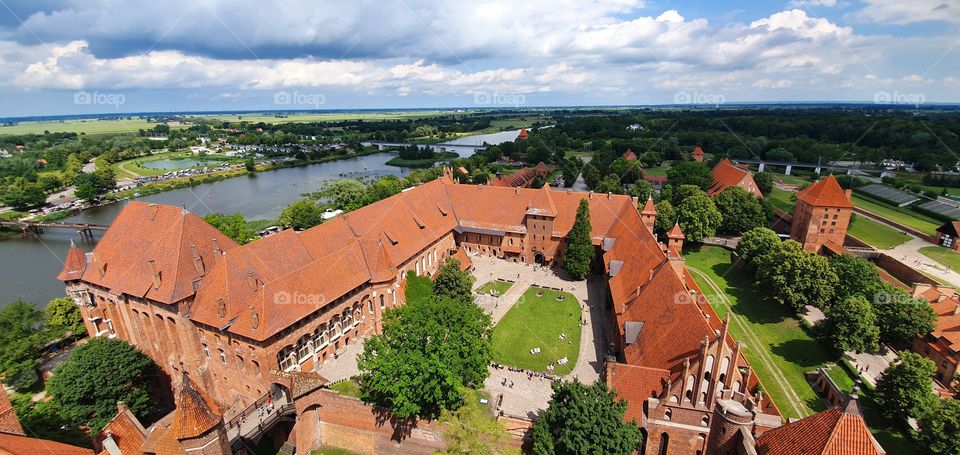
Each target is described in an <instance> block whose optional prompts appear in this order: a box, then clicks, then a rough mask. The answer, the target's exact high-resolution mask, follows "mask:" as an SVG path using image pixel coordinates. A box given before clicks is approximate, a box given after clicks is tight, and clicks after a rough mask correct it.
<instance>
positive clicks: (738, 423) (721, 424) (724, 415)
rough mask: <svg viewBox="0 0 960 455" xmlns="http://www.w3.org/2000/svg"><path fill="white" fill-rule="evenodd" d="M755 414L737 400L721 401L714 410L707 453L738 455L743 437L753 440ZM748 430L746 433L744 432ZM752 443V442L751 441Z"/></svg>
mask: <svg viewBox="0 0 960 455" xmlns="http://www.w3.org/2000/svg"><path fill="white" fill-rule="evenodd" d="M752 429H753V412H751V411H750V410H749V409H747V408H746V406H744V405H742V404H740V403H739V402H737V401H735V400H729V399H719V400H717V405H716V406H714V408H713V418H712V422H711V423H710V439H709V441H708V442H707V452H706V453H709V454H711V455H737V454H740V453H742V452H740V451H739V450H738V449H739V448H741V445H742V441H743V437H744V436H746V437H747V438H750V439H752V436H751V434H750V432H751V430H752ZM742 430H746V431H742ZM751 442H752V441H751Z"/></svg>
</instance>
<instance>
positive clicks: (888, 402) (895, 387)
mask: <svg viewBox="0 0 960 455" xmlns="http://www.w3.org/2000/svg"><path fill="white" fill-rule="evenodd" d="M936 371H937V366H936V365H934V363H933V361H931V360H929V359H926V358H924V357H922V356H921V355H920V354H916V353H913V352H910V351H901V352H900V358H899V360H898V361H897V362H896V363H894V364H893V365H890V367H888V368H887V369H886V370H885V371H884V372H883V373H882V374H881V375H880V379H879V380H877V388H876V391H875V393H876V396H875V398H876V401H877V405H878V407H879V409H880V412H881V413H883V415H885V416H887V417H890V418H904V417H914V418H919V417H922V416H924V415H926V414H927V413H928V412H929V411H930V410H932V409H933V406H934V405H935V404H936V401H937V397H936V395H934V394H933V386H932V384H933V374H934V373H935V372H936Z"/></svg>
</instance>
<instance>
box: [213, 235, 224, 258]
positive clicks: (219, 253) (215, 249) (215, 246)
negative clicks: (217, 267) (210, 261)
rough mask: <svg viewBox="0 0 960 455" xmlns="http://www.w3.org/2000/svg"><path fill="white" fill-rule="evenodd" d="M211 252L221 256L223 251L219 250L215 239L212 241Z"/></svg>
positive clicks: (218, 244) (218, 243)
mask: <svg viewBox="0 0 960 455" xmlns="http://www.w3.org/2000/svg"><path fill="white" fill-rule="evenodd" d="M213 252H214V253H217V255H218V256H222V255H223V250H222V249H220V242H218V241H217V239H213Z"/></svg>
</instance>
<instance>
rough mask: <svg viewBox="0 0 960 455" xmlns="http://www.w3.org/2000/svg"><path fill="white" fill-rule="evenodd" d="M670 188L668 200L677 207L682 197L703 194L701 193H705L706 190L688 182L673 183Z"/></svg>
mask: <svg viewBox="0 0 960 455" xmlns="http://www.w3.org/2000/svg"><path fill="white" fill-rule="evenodd" d="M671 190H672V192H671V193H670V195H669V196H670V201H671V202H673V205H674V206H676V207H679V206H680V203H681V202H683V200H684V199H686V198H688V197H690V196H693V195H697V194H703V195H706V194H707V193H706V192H704V191H703V190H701V189H700V187H699V186H697V185H690V184H683V185H673V186H671Z"/></svg>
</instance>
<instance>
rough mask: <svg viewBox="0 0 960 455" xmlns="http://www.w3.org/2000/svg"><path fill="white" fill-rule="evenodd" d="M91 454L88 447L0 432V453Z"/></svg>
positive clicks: (16, 454)
mask: <svg viewBox="0 0 960 455" xmlns="http://www.w3.org/2000/svg"><path fill="white" fill-rule="evenodd" d="M7 454H9V455H37V454H42V455H93V451H92V450H90V449H84V448H82V447H77V446H72V445H68V444H63V443H60V442H54V441H47V440H46V439H36V438H28V437H26V436H21V435H17V434H8V433H0V455H7Z"/></svg>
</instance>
